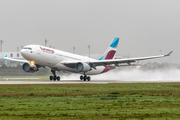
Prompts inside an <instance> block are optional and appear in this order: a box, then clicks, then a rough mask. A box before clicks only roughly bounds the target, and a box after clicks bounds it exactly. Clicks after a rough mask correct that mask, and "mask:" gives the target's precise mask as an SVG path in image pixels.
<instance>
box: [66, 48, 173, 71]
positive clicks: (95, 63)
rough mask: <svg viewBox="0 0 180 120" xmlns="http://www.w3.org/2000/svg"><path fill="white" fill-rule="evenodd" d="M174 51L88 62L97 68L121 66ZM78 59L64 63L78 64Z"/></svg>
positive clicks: (159, 56)
mask: <svg viewBox="0 0 180 120" xmlns="http://www.w3.org/2000/svg"><path fill="white" fill-rule="evenodd" d="M172 52H173V51H171V52H170V53H168V54H166V55H157V56H148V57H138V58H124V59H112V60H94V61H88V62H86V63H88V64H89V65H90V66H91V67H93V68H95V67H96V66H105V67H106V66H107V65H112V64H114V65H116V66H119V64H122V63H127V64H128V65H131V63H132V62H137V61H140V60H147V59H155V58H161V57H166V56H170V55H171V53H172ZM76 63H77V61H76V62H75V61H66V62H64V63H63V64H65V65H68V64H71V65H72V64H76Z"/></svg>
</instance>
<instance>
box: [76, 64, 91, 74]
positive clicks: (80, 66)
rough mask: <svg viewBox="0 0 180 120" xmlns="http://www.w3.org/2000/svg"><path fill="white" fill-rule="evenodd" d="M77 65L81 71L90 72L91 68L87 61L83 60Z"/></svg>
mask: <svg viewBox="0 0 180 120" xmlns="http://www.w3.org/2000/svg"><path fill="white" fill-rule="evenodd" d="M75 67H76V69H77V70H78V71H79V72H88V71H90V69H91V67H90V66H89V65H88V64H87V63H83V62H78V63H77V64H76V66H75Z"/></svg>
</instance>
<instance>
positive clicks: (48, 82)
mask: <svg viewBox="0 0 180 120" xmlns="http://www.w3.org/2000/svg"><path fill="white" fill-rule="evenodd" d="M163 82H164V83H167V82H180V80H173V81H172V80H164V81H163V80H161V81H159V80H151V81H150V80H147V81H146V80H134V81H132V80H131V81H127V80H126V81H124V80H91V81H80V80H61V81H35V80H28V81H18V80H17V81H4V80H3V81H0V84H108V83H163Z"/></svg>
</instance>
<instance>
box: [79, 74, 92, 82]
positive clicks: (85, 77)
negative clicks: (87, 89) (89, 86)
mask: <svg viewBox="0 0 180 120" xmlns="http://www.w3.org/2000/svg"><path fill="white" fill-rule="evenodd" d="M80 80H84V81H86V80H88V81H90V80H91V77H90V76H87V75H84V76H83V75H81V76H80Z"/></svg>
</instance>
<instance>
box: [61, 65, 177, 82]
mask: <svg viewBox="0 0 180 120" xmlns="http://www.w3.org/2000/svg"><path fill="white" fill-rule="evenodd" d="M79 76H80V74H71V75H64V76H62V80H75V79H76V80H79ZM91 80H92V81H93V80H117V81H125V82H126V81H127V82H128V81H131V82H179V81H180V69H179V65H178V64H175V65H174V64H168V63H162V64H159V63H147V64H144V65H141V67H140V66H139V67H118V68H116V69H114V70H111V71H109V72H106V73H103V74H100V75H93V76H91Z"/></svg>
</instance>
